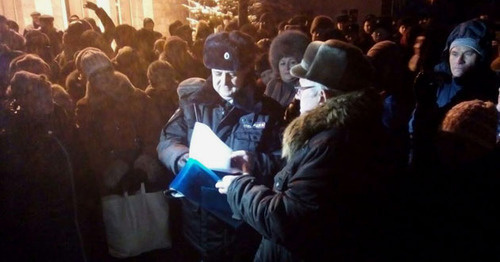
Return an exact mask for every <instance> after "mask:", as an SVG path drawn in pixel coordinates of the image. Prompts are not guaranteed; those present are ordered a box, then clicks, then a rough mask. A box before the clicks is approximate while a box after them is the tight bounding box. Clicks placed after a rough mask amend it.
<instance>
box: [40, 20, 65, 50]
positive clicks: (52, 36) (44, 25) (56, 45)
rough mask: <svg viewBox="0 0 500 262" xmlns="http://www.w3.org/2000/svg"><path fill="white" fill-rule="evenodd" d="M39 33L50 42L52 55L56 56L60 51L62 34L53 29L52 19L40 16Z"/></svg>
mask: <svg viewBox="0 0 500 262" xmlns="http://www.w3.org/2000/svg"><path fill="white" fill-rule="evenodd" d="M40 31H41V32H42V33H44V34H46V35H47V36H48V37H49V40H50V49H51V50H52V54H53V55H54V56H57V55H58V54H59V53H60V52H61V51H62V36H63V32H62V31H61V30H57V28H55V27H54V17H53V16H51V15H41V16H40Z"/></svg>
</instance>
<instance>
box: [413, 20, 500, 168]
mask: <svg viewBox="0 0 500 262" xmlns="http://www.w3.org/2000/svg"><path fill="white" fill-rule="evenodd" d="M491 42H492V37H491V35H490V34H489V30H488V27H487V25H486V24H485V23H484V22H483V21H481V20H479V19H473V20H469V21H466V22H463V23H461V24H459V25H457V26H456V27H455V28H454V29H453V31H452V32H451V33H450V34H449V36H448V39H447V40H446V46H445V48H444V50H443V53H442V62H441V63H439V64H438V65H436V66H435V67H434V71H433V72H423V73H420V74H419V75H418V76H417V78H416V79H415V84H414V92H415V98H416V106H415V109H414V112H413V115H412V118H411V119H410V123H409V128H410V130H409V131H410V135H411V136H412V143H413V145H412V147H413V148H412V155H411V159H410V160H411V164H412V165H414V167H416V168H419V167H425V166H429V164H431V163H432V161H434V160H435V147H434V146H435V145H434V144H435V143H434V142H435V141H434V140H435V138H436V132H437V127H438V126H439V123H440V122H441V120H442V119H443V117H444V115H445V114H446V112H447V111H448V110H449V109H450V108H452V107H453V106H455V105H456V104H458V103H460V102H463V101H467V100H473V99H480V100H483V101H490V102H494V103H495V102H496V101H497V98H498V79H497V78H496V76H495V74H494V72H493V71H492V70H491V69H490V67H489V66H490V63H491V61H492V48H491Z"/></svg>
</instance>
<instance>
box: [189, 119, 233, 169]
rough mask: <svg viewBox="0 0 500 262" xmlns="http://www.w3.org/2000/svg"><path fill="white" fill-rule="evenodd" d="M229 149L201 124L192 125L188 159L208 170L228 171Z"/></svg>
mask: <svg viewBox="0 0 500 262" xmlns="http://www.w3.org/2000/svg"><path fill="white" fill-rule="evenodd" d="M231 152H232V150H231V148H230V147H228V146H227V145H226V144H225V143H224V142H222V141H221V140H220V139H219V137H217V135H215V133H214V132H213V131H212V130H211V129H210V127H208V126H207V125H205V124H203V123H199V122H196V123H195V124H194V129H193V134H192V136H191V144H190V145H189V157H190V158H194V159H196V160H198V161H199V162H200V163H201V164H203V165H204V166H206V167H207V168H209V169H216V170H229V169H230V167H231Z"/></svg>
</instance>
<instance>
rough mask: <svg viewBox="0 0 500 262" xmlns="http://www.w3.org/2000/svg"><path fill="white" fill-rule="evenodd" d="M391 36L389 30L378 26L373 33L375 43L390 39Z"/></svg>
mask: <svg viewBox="0 0 500 262" xmlns="http://www.w3.org/2000/svg"><path fill="white" fill-rule="evenodd" d="M389 36H390V35H389V32H388V31H387V30H385V29H384V28H378V29H377V30H375V31H373V33H372V39H373V41H375V43H378V42H381V41H384V40H387V39H389Z"/></svg>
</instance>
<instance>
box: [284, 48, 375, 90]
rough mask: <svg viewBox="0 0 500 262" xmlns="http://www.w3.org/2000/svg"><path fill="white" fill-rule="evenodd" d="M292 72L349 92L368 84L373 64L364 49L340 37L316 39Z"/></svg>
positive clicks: (297, 75)
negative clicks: (339, 38) (340, 39)
mask: <svg viewBox="0 0 500 262" xmlns="http://www.w3.org/2000/svg"><path fill="white" fill-rule="evenodd" d="M290 73H291V74H292V75H293V76H296V77H300V78H306V79H309V80H311V81H314V82H318V83H320V84H322V85H324V86H326V87H327V88H329V89H334V90H338V91H344V92H350V91H355V90H360V89H363V88H367V87H369V85H370V83H371V77H372V67H371V65H370V62H369V61H368V59H367V58H366V57H365V56H364V55H363V52H362V51H361V49H359V48H357V47H356V46H354V45H351V44H348V43H345V42H343V41H339V40H328V41H326V42H321V41H314V42H311V43H310V44H309V45H308V46H307V49H306V51H305V53H304V58H302V61H301V62H300V64H298V65H295V66H294V67H292V69H291V70H290Z"/></svg>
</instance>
